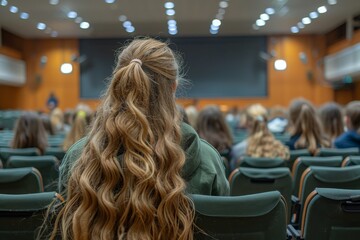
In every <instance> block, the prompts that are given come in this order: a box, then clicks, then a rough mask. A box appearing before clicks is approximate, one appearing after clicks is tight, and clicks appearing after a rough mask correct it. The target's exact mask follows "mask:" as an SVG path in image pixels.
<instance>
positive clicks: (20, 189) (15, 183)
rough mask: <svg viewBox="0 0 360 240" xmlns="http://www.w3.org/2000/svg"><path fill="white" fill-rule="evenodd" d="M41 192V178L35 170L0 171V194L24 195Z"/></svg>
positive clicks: (15, 169)
mask: <svg viewBox="0 0 360 240" xmlns="http://www.w3.org/2000/svg"><path fill="white" fill-rule="evenodd" d="M43 191H44V189H43V181H42V177H41V174H40V172H39V171H38V170H37V169H35V168H31V167H29V168H14V169H0V193H3V194H25V193H38V192H43Z"/></svg>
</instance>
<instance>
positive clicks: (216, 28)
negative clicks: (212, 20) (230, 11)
mask: <svg viewBox="0 0 360 240" xmlns="http://www.w3.org/2000/svg"><path fill="white" fill-rule="evenodd" d="M219 28H220V27H219V26H214V25H212V24H211V25H210V29H212V30H216V31H217V30H219Z"/></svg>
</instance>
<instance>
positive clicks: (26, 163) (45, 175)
mask: <svg viewBox="0 0 360 240" xmlns="http://www.w3.org/2000/svg"><path fill="white" fill-rule="evenodd" d="M7 167H8V168H23V167H34V168H36V169H37V170H39V172H40V173H41V176H42V179H43V183H44V190H45V191H51V190H53V191H56V189H57V184H58V182H57V181H58V178H59V161H58V160H57V158H56V157H54V156H30V157H28V156H12V157H10V158H9V160H8V163H7Z"/></svg>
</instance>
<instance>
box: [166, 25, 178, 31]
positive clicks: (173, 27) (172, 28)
mask: <svg viewBox="0 0 360 240" xmlns="http://www.w3.org/2000/svg"><path fill="white" fill-rule="evenodd" d="M168 29H169V31H173V30H176V29H177V27H176V26H174V25H169V26H168Z"/></svg>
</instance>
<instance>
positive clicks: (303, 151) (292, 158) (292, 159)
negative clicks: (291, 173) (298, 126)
mask: <svg viewBox="0 0 360 240" xmlns="http://www.w3.org/2000/svg"><path fill="white" fill-rule="evenodd" d="M306 156H311V153H310V152H309V150H307V149H298V150H291V151H290V158H289V160H288V161H286V164H287V166H288V168H289V169H292V167H293V164H294V162H295V160H296V159H297V158H298V157H306Z"/></svg>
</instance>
